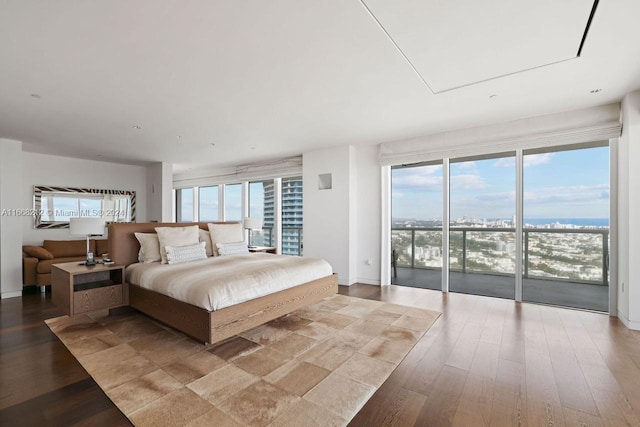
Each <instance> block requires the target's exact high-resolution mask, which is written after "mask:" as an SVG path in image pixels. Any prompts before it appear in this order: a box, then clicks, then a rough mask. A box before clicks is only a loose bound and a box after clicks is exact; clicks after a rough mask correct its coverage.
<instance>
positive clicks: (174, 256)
mask: <svg viewBox="0 0 640 427" xmlns="http://www.w3.org/2000/svg"><path fill="white" fill-rule="evenodd" d="M204 248H205V242H200V243H196V244H195V245H189V246H167V247H166V250H167V263H168V264H181V263H183V262H191V261H200V260H203V259H207V253H206V252H205V249H204Z"/></svg>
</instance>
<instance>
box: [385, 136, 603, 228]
mask: <svg viewBox="0 0 640 427" xmlns="http://www.w3.org/2000/svg"><path fill="white" fill-rule="evenodd" d="M523 160H524V179H523V180H524V215H523V216H524V217H525V218H532V219H533V218H553V219H561V218H599V219H602V218H608V217H609V148H608V147H596V148H587V149H580V150H571V151H558V152H551V153H541V154H525V156H524V158H523ZM450 177H451V178H450V216H451V218H454V219H455V218H462V217H475V218H504V219H508V218H512V217H513V216H515V157H514V156H510V157H500V158H492V159H482V160H472V161H464V162H452V163H451V164H450ZM442 199H443V198H442V165H427V166H416V167H406V168H395V169H393V170H392V217H393V218H406V219H410V218H413V219H416V220H428V219H434V218H440V219H441V218H442Z"/></svg>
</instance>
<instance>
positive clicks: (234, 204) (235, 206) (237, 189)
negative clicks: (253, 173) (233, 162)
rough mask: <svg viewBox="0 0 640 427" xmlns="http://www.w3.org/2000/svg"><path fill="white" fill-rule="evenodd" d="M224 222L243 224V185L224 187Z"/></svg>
mask: <svg viewBox="0 0 640 427" xmlns="http://www.w3.org/2000/svg"><path fill="white" fill-rule="evenodd" d="M224 220H225V221H237V222H242V184H226V185H225V186H224Z"/></svg>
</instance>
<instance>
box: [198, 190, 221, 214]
mask: <svg viewBox="0 0 640 427" xmlns="http://www.w3.org/2000/svg"><path fill="white" fill-rule="evenodd" d="M198 191H199V193H198V195H199V197H198V199H199V205H198V213H199V218H200V221H203V222H205V221H218V219H219V218H220V215H219V212H220V211H219V210H218V186H217V185H213V186H211V187H200V188H199V189H198Z"/></svg>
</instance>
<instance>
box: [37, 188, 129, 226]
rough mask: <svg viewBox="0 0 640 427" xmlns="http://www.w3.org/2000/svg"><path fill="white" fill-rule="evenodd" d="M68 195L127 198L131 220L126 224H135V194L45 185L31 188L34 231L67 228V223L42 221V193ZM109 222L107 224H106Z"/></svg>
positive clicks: (124, 191)
mask: <svg viewBox="0 0 640 427" xmlns="http://www.w3.org/2000/svg"><path fill="white" fill-rule="evenodd" d="M43 192H54V193H69V194H100V195H105V194H106V195H118V196H129V197H130V200H131V218H130V221H128V222H136V192H135V191H128V190H105V189H96V188H76V187H50V186H45V185H34V186H33V228H36V229H47V230H51V229H59V228H69V221H42V193H43ZM108 223H109V222H107V224H108Z"/></svg>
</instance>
